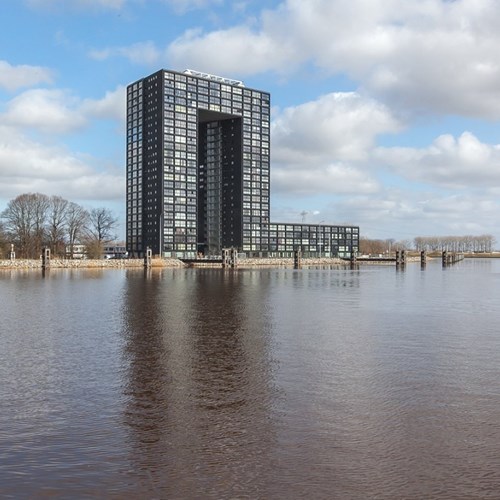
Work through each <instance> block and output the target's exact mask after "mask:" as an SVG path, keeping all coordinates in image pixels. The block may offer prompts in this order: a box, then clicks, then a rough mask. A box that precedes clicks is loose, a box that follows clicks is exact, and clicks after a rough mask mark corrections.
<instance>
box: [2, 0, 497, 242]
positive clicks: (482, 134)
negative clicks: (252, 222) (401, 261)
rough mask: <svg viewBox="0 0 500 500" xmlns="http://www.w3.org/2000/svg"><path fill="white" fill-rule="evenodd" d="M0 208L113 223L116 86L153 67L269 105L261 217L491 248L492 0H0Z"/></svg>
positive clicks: (118, 172) (120, 127)
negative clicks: (23, 199)
mask: <svg viewBox="0 0 500 500" xmlns="http://www.w3.org/2000/svg"><path fill="white" fill-rule="evenodd" d="M0 4H1V12H2V14H1V25H2V29H1V30H0V48H1V50H0V211H1V210H3V209H4V208H5V207H6V205H7V203H8V201H9V200H10V199H13V198H15V197H16V196H17V195H19V194H22V193H28V192H40V193H44V194H47V195H59V196H63V197H64V198H66V199H68V200H70V201H75V202H78V203H80V204H82V205H84V206H86V207H88V208H91V207H94V206H99V207H101V206H104V207H108V208H110V209H111V210H113V212H114V213H115V215H116V216H117V217H118V218H119V220H120V229H119V231H118V232H119V236H120V237H121V238H123V235H124V218H125V132H124V131H125V89H126V86H127V85H128V84H129V83H132V82H134V81H136V80H138V79H140V78H142V77H144V76H147V75H149V74H151V73H154V72H155V71H157V70H159V69H161V68H165V69H172V70H176V71H183V70H184V69H188V68H189V69H194V70H198V71H203V72H207V73H211V74H215V75H219V76H225V77H229V78H234V79H237V80H243V81H244V83H245V85H246V86H247V87H250V88H254V89H258V90H265V91H268V92H270V93H271V104H272V111H271V220H272V221H275V222H300V221H302V220H305V222H307V223H320V222H321V223H325V224H354V225H359V226H360V234H361V236H362V237H367V238H376V239H395V240H397V241H405V240H406V241H412V240H413V238H414V237H416V236H450V235H469V234H470V235H482V234H491V235H493V236H494V237H495V238H496V240H497V245H496V246H497V247H499V248H500V227H499V224H498V222H497V220H498V214H499V213H500V210H499V209H500V206H499V205H500V203H499V197H500V59H499V56H498V54H499V53H500V30H499V29H498V26H500V2H498V1H496V0H284V1H274V0H267V1H264V0H251V1H250V0H248V1H246V0H233V1H230V0H17V1H16V2H12V1H10V0H0Z"/></svg>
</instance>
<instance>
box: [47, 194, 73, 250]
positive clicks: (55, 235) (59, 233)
mask: <svg viewBox="0 0 500 500" xmlns="http://www.w3.org/2000/svg"><path fill="white" fill-rule="evenodd" d="M68 205H69V201H68V200H65V199H64V198H61V197H60V196H52V197H51V198H50V200H49V214H48V222H47V236H48V242H49V245H50V248H51V251H52V253H53V254H54V255H59V254H61V252H64V245H65V235H66V234H65V233H66V216H67V209H68Z"/></svg>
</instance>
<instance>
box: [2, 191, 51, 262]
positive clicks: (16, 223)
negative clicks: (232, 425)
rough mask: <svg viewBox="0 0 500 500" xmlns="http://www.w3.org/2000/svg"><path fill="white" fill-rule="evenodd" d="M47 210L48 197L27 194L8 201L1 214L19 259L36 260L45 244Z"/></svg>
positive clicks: (38, 194)
mask: <svg viewBox="0 0 500 500" xmlns="http://www.w3.org/2000/svg"><path fill="white" fill-rule="evenodd" d="M48 208H49V198H48V196H46V195H44V194H40V193H28V194H21V195H19V196H17V197H16V198H14V199H13V200H11V201H9V203H8V204H7V208H6V209H5V210H4V211H3V212H2V218H3V220H4V222H5V227H6V231H7V233H8V235H9V237H10V238H11V240H12V242H13V243H15V244H16V247H17V248H18V254H19V255H20V256H21V257H25V258H37V257H38V256H39V255H40V252H41V250H42V246H43V244H44V243H45V229H46V222H47V213H48Z"/></svg>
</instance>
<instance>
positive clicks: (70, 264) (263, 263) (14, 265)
mask: <svg viewBox="0 0 500 500" xmlns="http://www.w3.org/2000/svg"><path fill="white" fill-rule="evenodd" d="M301 262H302V266H303V267H309V266H339V265H343V266H345V265H348V264H349V263H348V262H346V261H343V260H341V259H336V258H302V260H301ZM151 264H152V267H154V268H176V267H185V266H186V264H184V263H183V262H182V261H180V260H179V259H153V260H152V262H151ZM293 264H294V263H293V259H285V258H281V259H280V258H255V259H250V258H249V259H240V260H239V261H238V267H239V268H245V267H285V268H286V267H293ZM201 266H203V267H218V268H219V267H221V264H220V263H217V264H216V263H214V264H210V263H208V262H207V263H204V264H201ZM142 267H144V261H143V259H99V260H91V259H51V261H50V268H51V269H96V268H97V269H121V268H142ZM197 267H198V265H197ZM41 268H42V261H41V259H33V260H28V259H16V260H7V259H6V260H0V269H41Z"/></svg>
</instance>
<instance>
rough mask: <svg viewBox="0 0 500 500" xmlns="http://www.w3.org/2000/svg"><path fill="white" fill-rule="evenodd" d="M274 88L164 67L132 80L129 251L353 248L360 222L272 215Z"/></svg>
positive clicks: (184, 253)
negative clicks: (296, 220) (280, 220)
mask: <svg viewBox="0 0 500 500" xmlns="http://www.w3.org/2000/svg"><path fill="white" fill-rule="evenodd" d="M269 125H270V95H269V93H267V92H263V91H260V90H254V89H250V88H247V87H245V86H244V85H243V83H242V82H241V81H238V80H231V79H228V78H222V77H218V76H214V75H209V74H205V73H199V72H196V71H192V70H187V71H185V72H183V73H179V72H175V71H167V70H161V71H158V72H156V73H154V74H152V75H150V76H147V77H145V78H142V79H141V80H138V81H137V82H135V83H132V84H131V85H129V86H128V87H127V250H128V251H129V253H130V254H131V255H135V256H141V255H143V254H144V251H145V249H146V248H147V247H149V248H151V250H152V252H153V254H159V255H162V256H166V257H169V256H178V257H193V256H195V255H196V254H197V253H199V252H201V253H203V254H217V255H219V254H220V251H221V249H222V248H227V247H236V248H238V250H239V251H241V252H245V253H247V254H249V255H287V254H289V253H290V252H293V250H294V249H295V248H297V247H298V246H299V247H300V248H302V249H303V250H304V252H305V253H309V254H318V253H319V254H323V255H332V256H333V255H344V254H345V255H349V254H350V253H351V252H352V251H356V250H357V245H358V235H359V231H358V228H356V227H345V226H324V225H307V224H300V225H296V224H295V225H291V224H271V223H270V221H269V201H270V200H269V165H270V161H269V153H270V146H269V144H270V137H269Z"/></svg>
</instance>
